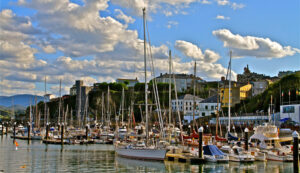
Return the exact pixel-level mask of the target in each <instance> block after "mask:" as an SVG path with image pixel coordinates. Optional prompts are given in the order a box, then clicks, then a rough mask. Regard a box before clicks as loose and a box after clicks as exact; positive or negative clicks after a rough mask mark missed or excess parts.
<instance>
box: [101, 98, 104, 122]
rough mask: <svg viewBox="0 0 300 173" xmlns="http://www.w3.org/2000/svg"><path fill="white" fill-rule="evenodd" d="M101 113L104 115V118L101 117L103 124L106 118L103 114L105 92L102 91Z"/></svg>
mask: <svg viewBox="0 0 300 173" xmlns="http://www.w3.org/2000/svg"><path fill="white" fill-rule="evenodd" d="M101 115H102V118H101V122H102V125H103V124H104V122H103V121H104V119H103V115H104V92H102V99H101Z"/></svg>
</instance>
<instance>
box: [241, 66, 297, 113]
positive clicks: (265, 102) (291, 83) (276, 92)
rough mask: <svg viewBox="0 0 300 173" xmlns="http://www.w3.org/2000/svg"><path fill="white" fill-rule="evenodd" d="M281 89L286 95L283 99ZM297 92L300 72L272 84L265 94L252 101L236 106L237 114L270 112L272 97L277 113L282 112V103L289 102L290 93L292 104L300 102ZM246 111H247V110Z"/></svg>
mask: <svg viewBox="0 0 300 173" xmlns="http://www.w3.org/2000/svg"><path fill="white" fill-rule="evenodd" d="M280 89H281V92H282V93H283V94H284V96H283V97H281V98H280V95H281V93H280ZM297 90H298V92H300V72H297V73H295V74H291V75H287V76H285V77H283V78H281V79H280V80H279V81H277V82H274V83H273V84H271V85H270V86H269V87H268V89H266V90H265V91H264V92H263V93H261V94H259V95H256V96H254V97H252V98H251V99H247V100H245V101H244V102H242V103H241V104H238V105H236V107H235V111H236V112H240V111H241V112H247V113H250V112H253V113H254V112H256V111H257V110H264V112H267V111H268V107H269V104H270V103H271V95H272V97H273V104H274V106H275V112H279V111H280V101H281V103H288V102H289V95H288V93H289V91H290V93H291V95H290V101H291V103H295V102H297V101H298V102H299V100H300V94H298V95H297ZM245 109H246V110H245Z"/></svg>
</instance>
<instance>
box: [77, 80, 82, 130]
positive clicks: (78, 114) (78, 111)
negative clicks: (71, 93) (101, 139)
mask: <svg viewBox="0 0 300 173" xmlns="http://www.w3.org/2000/svg"><path fill="white" fill-rule="evenodd" d="M77 96H78V108H77V123H78V127H79V128H81V126H80V125H81V123H80V119H81V85H79V93H77Z"/></svg>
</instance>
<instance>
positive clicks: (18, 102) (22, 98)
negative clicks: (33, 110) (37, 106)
mask: <svg viewBox="0 0 300 173" xmlns="http://www.w3.org/2000/svg"><path fill="white" fill-rule="evenodd" d="M35 97H37V102H40V101H43V100H44V97H42V96H35V95H31V94H21V95H14V96H0V106H5V107H8V108H10V107H12V105H15V106H14V109H17V108H21V107H27V106H29V105H30V103H31V104H32V105H33V104H34V103H35Z"/></svg>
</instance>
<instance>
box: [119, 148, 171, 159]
mask: <svg viewBox="0 0 300 173" xmlns="http://www.w3.org/2000/svg"><path fill="white" fill-rule="evenodd" d="M166 152H167V150H166V149H155V148H116V153H117V154H118V155H119V156H122V157H127V158H132V159H142V160H164V159H165V156H166Z"/></svg>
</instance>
